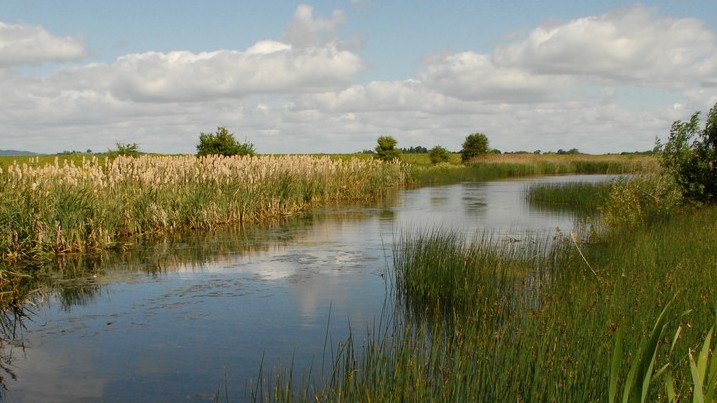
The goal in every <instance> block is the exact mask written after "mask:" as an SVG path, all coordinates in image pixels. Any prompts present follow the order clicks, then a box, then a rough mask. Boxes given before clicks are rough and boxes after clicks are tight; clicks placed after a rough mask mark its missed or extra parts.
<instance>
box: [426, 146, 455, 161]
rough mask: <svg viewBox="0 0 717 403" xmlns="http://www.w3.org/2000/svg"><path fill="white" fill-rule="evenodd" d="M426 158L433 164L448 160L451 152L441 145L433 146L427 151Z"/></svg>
mask: <svg viewBox="0 0 717 403" xmlns="http://www.w3.org/2000/svg"><path fill="white" fill-rule="evenodd" d="M428 158H430V159H431V163H433V164H438V163H441V162H448V161H449V160H450V159H451V153H450V151H448V150H446V149H445V148H443V147H441V146H435V147H433V148H431V151H429V152H428Z"/></svg>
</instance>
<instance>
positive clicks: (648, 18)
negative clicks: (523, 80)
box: [496, 6, 717, 89]
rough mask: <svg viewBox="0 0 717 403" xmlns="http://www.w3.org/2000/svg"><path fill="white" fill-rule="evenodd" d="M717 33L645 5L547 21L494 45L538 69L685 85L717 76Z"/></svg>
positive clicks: (509, 61)
mask: <svg viewBox="0 0 717 403" xmlns="http://www.w3.org/2000/svg"><path fill="white" fill-rule="evenodd" d="M716 50H717V36H716V35H715V34H714V33H713V32H711V31H710V30H709V29H707V27H706V26H705V24H704V23H703V22H702V21H700V20H697V19H690V18H684V19H675V18H671V17H663V16H660V15H658V14H657V12H656V11H655V10H654V9H651V8H647V7H644V6H632V7H625V8H619V9H616V10H613V11H610V12H608V13H605V14H602V15H599V16H594V17H585V18H579V19H576V20H572V21H569V22H567V23H564V24H554V23H553V24H543V25H542V26H540V27H538V28H536V29H534V30H533V31H532V32H531V33H530V35H529V36H528V38H527V39H525V40H524V41H522V42H516V43H510V44H507V45H504V46H502V47H500V48H498V49H497V50H496V60H497V64H499V65H501V66H509V67H512V68H521V69H525V70H526V71H530V72H532V73H536V74H560V75H572V76H592V77H594V78H599V79H607V80H612V81H617V82H630V83H640V84H643V85H647V86H659V87H663V88H672V89H674V88H683V87H684V86H686V85H690V84H691V83H692V82H693V81H699V80H707V79H711V78H712V77H715V75H717V56H716Z"/></svg>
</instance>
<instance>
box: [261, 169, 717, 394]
mask: <svg viewBox="0 0 717 403" xmlns="http://www.w3.org/2000/svg"><path fill="white" fill-rule="evenodd" d="M653 179H654V178H653ZM641 180H644V181H647V179H641ZM651 180H652V179H651ZM651 183H652V186H657V187H653V188H650V189H648V188H644V187H642V188H639V189H638V188H634V189H632V192H633V193H632V194H633V195H642V194H643V193H646V190H650V191H652V192H653V193H652V194H647V198H646V200H644V201H642V202H641V201H640V200H639V199H637V198H633V199H632V202H633V203H634V204H635V205H633V206H627V208H625V206H622V207H620V206H614V205H613V206H610V203H613V204H615V203H618V202H621V201H624V200H627V199H629V197H627V196H626V195H629V194H630V187H636V186H643V185H644V183H640V182H638V183H637V184H636V185H635V184H632V185H631V184H627V183H626V182H617V183H616V185H617V186H615V187H614V188H613V190H612V191H611V192H610V195H609V196H608V199H607V200H606V204H604V205H603V206H602V207H601V209H602V210H603V212H604V214H617V212H618V211H621V212H622V213H624V214H627V215H628V216H632V215H634V214H636V213H635V212H638V213H639V214H638V215H640V214H641V215H642V216H641V217H642V219H641V220H639V221H635V220H632V219H621V220H620V219H616V220H614V221H612V226H611V227H609V228H606V227H603V226H602V225H600V226H599V229H597V228H595V227H592V228H589V227H586V229H585V232H581V233H577V232H576V233H572V234H564V235H563V237H562V238H561V239H560V240H559V241H560V242H558V243H551V244H550V246H546V245H548V244H547V243H546V242H545V241H544V240H541V239H533V240H527V242H526V240H522V242H519V243H509V244H507V246H504V247H501V248H496V244H495V242H494V240H492V239H490V235H489V234H483V235H481V234H478V236H477V238H475V239H466V237H465V236H462V235H460V234H458V233H456V232H454V231H452V230H451V229H443V230H440V229H439V230H432V231H427V232H419V233H412V234H408V235H406V236H404V237H403V238H402V239H401V240H400V241H399V242H398V244H397V246H396V247H395V249H394V270H395V271H394V279H393V281H394V282H395V285H396V298H397V306H398V308H397V310H396V311H395V312H389V313H386V315H388V316H390V317H391V319H392V321H386V322H382V323H385V325H384V326H383V327H382V328H380V329H374V330H372V331H370V332H369V333H368V334H367V335H366V336H365V337H366V338H367V339H368V341H367V342H362V343H361V344H358V343H357V342H355V339H354V337H351V338H349V339H348V340H346V341H345V342H344V343H341V344H340V345H341V346H342V347H341V348H339V349H338V350H337V351H332V352H331V354H332V357H334V356H335V357H336V358H335V359H334V361H333V363H334V364H333V367H332V369H331V371H330V372H331V376H330V377H328V378H320V376H314V379H315V381H316V382H315V383H313V384H311V385H310V386H308V389H307V390H309V391H312V392H310V393H307V390H303V389H300V388H299V387H297V386H296V385H293V386H292V385H288V387H289V389H291V388H292V387H293V391H303V392H298V393H297V394H296V395H294V396H308V397H307V398H306V400H307V401H308V400H312V401H313V400H314V398H315V399H316V400H317V401H337V400H338V401H384V400H387V399H388V400H399V401H403V400H405V401H553V400H555V401H608V400H610V399H611V398H612V397H615V396H616V397H617V398H618V399H621V398H622V396H623V393H625V394H626V395H633V394H634V393H637V394H638V397H639V395H640V394H642V393H643V391H644V398H645V399H646V401H677V400H679V401H683V400H688V399H690V397H692V396H694V395H695V393H697V392H695V390H696V388H699V389H700V390H702V388H703V387H704V388H706V389H704V393H708V391H711V392H710V393H713V392H714V385H705V384H704V376H705V375H702V377H703V378H702V379H696V378H694V376H695V374H696V373H697V372H695V371H697V369H696V367H692V365H691V361H690V360H691V358H690V357H693V358H694V362H695V363H696V362H697V356H696V354H697V353H696V352H697V351H699V350H702V351H703V358H701V359H700V360H701V362H703V364H702V365H705V366H706V365H707V364H706V363H707V362H708V360H711V361H712V362H717V361H715V359H714V358H711V357H712V353H711V352H709V350H708V349H710V348H711V345H712V344H711V339H710V336H709V335H708V332H710V329H715V312H714V307H715V306H717V292H715V289H714V286H713V285H714V284H715V281H717V265H716V262H717V249H715V248H714V247H713V245H715V244H717V226H715V225H714V223H715V222H717V206H706V207H701V208H697V207H694V206H688V205H681V206H679V207H676V208H670V209H669V212H666V211H665V210H664V209H660V208H655V205H654V200H655V199H656V197H655V196H656V195H658V196H660V195H662V196H664V195H665V194H667V192H665V193H656V192H655V191H656V190H657V189H658V188H659V187H660V186H664V185H663V184H662V183H660V182H659V181H657V182H651ZM578 185H579V187H580V188H581V191H582V192H590V191H592V190H591V189H590V187H586V186H583V185H581V184H578ZM569 188H570V185H567V186H564V187H562V188H552V189H549V190H548V191H553V192H566V193H567V194H570V192H572V190H571V189H569ZM593 190H595V191H599V192H602V193H603V194H604V189H601V188H600V187H595V189H593ZM539 192H541V193H542V194H543V199H544V198H545V192H546V190H545V189H539ZM643 196H644V195H643ZM527 197H529V195H528V196H527ZM635 197H637V196H635ZM556 199H558V200H565V199H564V198H562V197H556ZM663 200H668V199H663ZM650 203H652V204H650ZM622 213H621V214H622ZM668 306H669V308H667V309H666V311H665V315H664V316H661V314H662V310H663V308H665V307H668ZM660 317H661V318H662V319H660V320H659V321H658V318H660ZM655 326H657V328H656V329H653V328H654V327H655ZM649 340H653V341H654V342H653V343H654V344H653V343H648V341H649ZM704 345H706V346H707V347H706V349H705V348H703V346H704ZM616 351H618V352H620V351H622V352H623V353H622V354H619V353H618V354H616ZM643 357H644V358H643ZM641 359H642V360H643V361H640V360H641ZM631 368H634V369H633V370H632V371H631V370H630V369H631ZM658 369H659V371H658ZM713 372H714V371H713ZM629 373H632V375H629ZM283 379H285V378H282V377H279V378H277V382H276V383H274V384H273V388H274V389H273V391H274V392H276V393H274V394H272V391H266V394H264V395H263V396H265V397H266V400H267V401H276V400H280V399H279V397H281V396H285V394H284V393H286V392H287V389H286V388H287V385H286V384H285V383H282V380H283ZM630 388H632V391H631V389H630ZM634 391H636V392H634ZM297 400H299V401H301V400H302V399H301V398H298V399H297Z"/></svg>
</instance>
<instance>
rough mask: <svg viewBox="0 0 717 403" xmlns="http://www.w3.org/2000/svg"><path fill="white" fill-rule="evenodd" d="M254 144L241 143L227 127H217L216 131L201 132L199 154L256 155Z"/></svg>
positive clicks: (198, 145) (198, 146)
mask: <svg viewBox="0 0 717 403" xmlns="http://www.w3.org/2000/svg"><path fill="white" fill-rule="evenodd" d="M254 154H255V152H254V144H251V143H248V142H246V143H239V142H238V141H237V140H236V139H235V138H234V134H232V133H230V132H229V130H227V129H226V127H217V131H216V132H215V133H200V134H199V144H197V156H199V157H200V156H203V155H224V156H230V155H254Z"/></svg>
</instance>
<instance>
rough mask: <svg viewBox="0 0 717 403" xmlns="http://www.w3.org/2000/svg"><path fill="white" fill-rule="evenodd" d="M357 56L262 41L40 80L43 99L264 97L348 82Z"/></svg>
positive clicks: (129, 58) (135, 57) (123, 61)
mask: <svg viewBox="0 0 717 403" xmlns="http://www.w3.org/2000/svg"><path fill="white" fill-rule="evenodd" d="M362 69H363V62H362V60H361V58H360V57H358V56H357V55H356V54H354V53H351V52H349V51H345V50H340V49H337V48H336V47H334V46H332V45H330V44H329V45H326V46H324V47H313V48H301V49H293V48H292V47H291V46H290V45H287V44H283V43H280V42H272V41H262V42H258V43H257V44H255V45H254V46H252V47H250V48H249V49H247V50H246V51H244V52H240V51H232V50H220V51H215V52H204V53H191V52H186V51H174V52H169V53H160V52H147V53H140V54H129V55H125V56H122V57H120V58H119V59H117V61H116V62H115V63H113V64H111V65H108V64H89V65H86V66H83V67H78V68H72V69H65V70H62V71H60V72H58V73H56V74H55V75H53V76H49V77H47V78H46V79H45V80H43V85H45V86H46V87H44V88H41V87H40V86H35V87H34V90H35V91H40V92H41V93H42V95H43V96H53V94H52V92H53V91H55V95H54V96H57V95H58V94H59V93H61V92H62V91H65V90H72V91H90V92H96V93H100V94H110V95H112V96H114V97H116V98H117V99H123V100H134V101H139V102H205V101H207V100H211V99H212V98H223V97H230V98H242V97H247V96H251V95H256V94H266V93H283V94H287V93H294V92H299V91H301V92H316V91H326V90H327V89H332V88H338V87H340V86H345V85H346V84H348V83H350V82H351V80H352V78H353V76H354V75H355V74H356V73H358V72H359V71H361V70H362Z"/></svg>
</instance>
